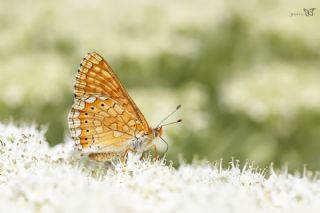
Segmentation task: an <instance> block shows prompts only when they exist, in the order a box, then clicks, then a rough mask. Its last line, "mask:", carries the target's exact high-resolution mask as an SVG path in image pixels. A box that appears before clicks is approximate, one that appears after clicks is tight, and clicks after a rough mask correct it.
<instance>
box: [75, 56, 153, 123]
mask: <svg viewBox="0 0 320 213" xmlns="http://www.w3.org/2000/svg"><path fill="white" fill-rule="evenodd" d="M76 79H77V80H76V84H75V98H78V97H82V96H84V95H88V94H93V95H103V96H104V97H109V98H112V99H113V100H115V101H118V102H119V103H120V104H121V105H122V106H123V108H125V109H126V110H127V111H128V112H130V113H132V114H134V116H135V117H136V118H137V119H138V120H139V121H140V122H141V123H142V125H143V126H144V128H145V129H148V128H149V125H148V123H147V121H146V119H145V118H144V116H143V114H142V113H141V111H140V110H139V108H138V107H137V105H136V104H135V103H134V102H133V100H132V99H131V97H130V96H129V94H128V92H127V91H126V89H125V88H124V87H123V85H122V84H121V83H120V81H119V79H118V77H117V76H116V74H115V73H114V72H113V71H112V68H111V67H110V65H109V64H108V63H107V61H105V60H104V59H103V58H102V57H101V56H100V55H99V54H98V53H95V52H93V53H89V54H88V55H87V57H85V58H84V59H83V60H82V62H81V63H80V67H79V69H78V74H77V77H76Z"/></svg>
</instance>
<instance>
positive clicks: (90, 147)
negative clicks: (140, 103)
mask: <svg viewBox="0 0 320 213" xmlns="http://www.w3.org/2000/svg"><path fill="white" fill-rule="evenodd" d="M74 94H75V97H74V104H73V106H72V109H71V111H70V113H69V117H68V123H69V128H70V132H71V136H72V138H73V139H74V140H75V142H76V144H77V146H78V148H80V149H81V150H83V151H86V152H89V153H96V155H91V156H92V159H96V160H101V159H109V158H112V157H115V156H117V155H121V154H124V153H125V152H126V151H127V150H128V149H129V147H130V144H128V143H129V142H130V140H132V139H134V138H135V137H136V135H137V134H138V135H139V134H140V135H143V134H145V135H150V134H151V132H152V130H151V129H150V127H149V125H148V123H147V121H146V120H145V118H144V116H143V114H142V113H141V112H140V110H139V109H138V107H137V106H136V104H135V103H134V102H133V100H132V99H131V97H130V96H129V95H128V93H127V91H126V90H125V89H124V87H123V86H122V85H121V83H120V81H119V80H118V78H117V76H116V75H115V74H114V72H113V71H112V69H111V67H110V66H109V65H108V63H107V62H106V61H105V60H104V59H103V58H102V57H101V56H100V55H98V54H97V53H90V54H88V56H87V57H85V58H84V59H83V60H82V62H81V64H80V67H79V70H78V74H77V76H76V84H75V91H74ZM144 140H148V141H149V140H151V138H147V139H144ZM89 156H90V155H89Z"/></svg>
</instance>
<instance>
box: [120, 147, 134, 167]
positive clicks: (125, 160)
mask: <svg viewBox="0 0 320 213" xmlns="http://www.w3.org/2000/svg"><path fill="white" fill-rule="evenodd" d="M129 151H130V152H134V150H132V149H129V148H128V149H126V151H125V152H124V154H123V155H122V157H121V158H120V161H121V162H122V163H123V164H124V165H127V161H128V154H129Z"/></svg>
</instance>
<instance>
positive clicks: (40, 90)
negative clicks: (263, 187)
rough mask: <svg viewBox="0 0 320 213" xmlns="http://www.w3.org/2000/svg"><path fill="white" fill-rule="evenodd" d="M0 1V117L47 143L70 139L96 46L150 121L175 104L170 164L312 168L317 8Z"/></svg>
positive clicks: (205, 1) (319, 137)
mask: <svg viewBox="0 0 320 213" xmlns="http://www.w3.org/2000/svg"><path fill="white" fill-rule="evenodd" d="M0 5H1V6H0V50H1V51H0V74H1V75H0V85H1V89H0V116H1V122H6V121H9V120H14V121H19V122H20V121H23V122H25V121H27V122H30V121H35V122H37V123H39V124H41V125H48V132H47V138H48V141H49V143H50V144H52V145H54V144H57V143H62V142H64V141H66V140H70V136H69V132H68V127H67V113H68V110H69V109H70V107H71V105H72V102H73V96H72V90H73V84H74V82H75V75H76V70H77V67H78V65H79V63H80V61H81V59H82V58H83V57H84V56H85V55H86V54H87V53H88V52H91V51H97V52H99V53H100V54H101V55H102V56H103V57H105V58H106V59H107V60H108V61H109V63H110V64H111V66H112V67H113V69H114V70H115V72H116V73H117V74H118V76H119V77H120V79H121V81H122V82H123V84H124V85H125V86H126V87H127V89H128V90H129V93H130V94H131V95H132V97H133V99H134V100H135V101H136V103H137V104H138V106H139V107H140V108H141V110H142V111H143V112H144V114H145V115H146V117H147V119H148V121H149V123H150V124H151V125H152V124H153V125H156V124H157V123H158V122H159V120H160V119H161V118H163V117H164V116H165V115H166V114H167V113H168V112H170V111H171V110H173V109H174V108H175V106H176V105H178V104H182V106H183V107H182V109H181V111H180V112H179V113H177V114H176V115H175V116H174V117H173V118H171V120H175V119H177V118H183V120H184V122H183V123H181V124H179V125H175V126H168V127H166V128H165V136H164V137H165V138H166V139H167V140H168V142H169V144H170V149H169V153H168V158H169V159H170V160H173V161H174V162H175V163H177V162H178V156H179V154H182V156H183V157H184V158H185V159H186V160H188V161H191V160H192V158H193V157H194V156H195V155H196V156H198V157H199V158H201V159H203V158H206V159H208V160H211V161H213V160H217V159H220V158H224V159H225V160H226V161H228V160H230V159H231V157H235V158H236V159H240V160H245V159H249V160H253V161H255V162H257V163H258V164H259V165H261V166H265V165H268V164H269V163H270V162H272V161H273V162H275V164H276V165H278V166H279V165H282V164H284V163H286V162H287V163H288V165H289V168H295V169H301V168H302V167H303V165H304V164H307V168H309V169H320V163H319V162H320V155H319V150H320V70H319V67H320V60H319V59H320V42H319V41H320V30H319V21H320V4H319V2H318V1H315V0H314V1H312V0H308V1H304V2H303V1H292V0H290V1H289V0H285V1H269V0H268V1H244V0H241V1H213V0H181V1H172V0H161V1H160V0H156V1H147V0H136V1H130V0H127V1H116V0H111V1H103V0H93V1H89V0H52V1H42V0H32V1H31V0H30V1H23V3H22V2H21V1H18V0H12V1H1V2H0ZM311 7H313V8H316V10H315V11H314V16H309V17H307V16H305V15H304V13H303V8H311ZM293 13H294V15H293ZM158 145H159V148H160V149H164V145H163V143H161V142H159V144H158Z"/></svg>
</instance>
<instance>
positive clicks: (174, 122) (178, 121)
mask: <svg viewBox="0 0 320 213" xmlns="http://www.w3.org/2000/svg"><path fill="white" fill-rule="evenodd" d="M180 122H182V119H179V120H177V121H173V122H169V123H166V124H163V125H161V126H168V125H171V124H176V123H180Z"/></svg>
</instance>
